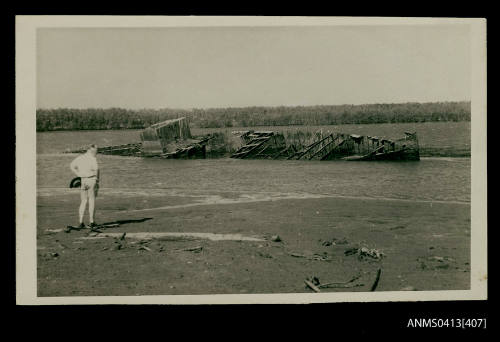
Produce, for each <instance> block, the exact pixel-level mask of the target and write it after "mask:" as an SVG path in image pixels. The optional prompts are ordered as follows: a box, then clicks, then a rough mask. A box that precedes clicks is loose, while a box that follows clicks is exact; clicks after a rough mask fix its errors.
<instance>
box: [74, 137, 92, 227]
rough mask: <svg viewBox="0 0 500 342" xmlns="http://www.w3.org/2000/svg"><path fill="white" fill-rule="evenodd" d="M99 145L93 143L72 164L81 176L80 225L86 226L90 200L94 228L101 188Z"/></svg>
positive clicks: (76, 172)
mask: <svg viewBox="0 0 500 342" xmlns="http://www.w3.org/2000/svg"><path fill="white" fill-rule="evenodd" d="M96 154H97V146H96V145H94V144H92V145H90V147H89V148H88V149H87V152H86V153H84V154H82V155H80V156H78V157H77V158H75V159H74V160H73V161H72V162H71V165H70V168H71V171H73V172H74V173H75V174H76V175H77V176H78V177H80V178H81V190H80V198H81V202H80V210H79V215H80V225H79V226H78V227H79V228H84V227H85V224H84V223H83V215H84V213H85V208H86V206H87V201H88V202H89V216H90V229H94V228H95V227H96V226H97V224H96V223H95V222H94V214H95V198H96V197H97V192H98V190H99V166H98V164H97V159H96Z"/></svg>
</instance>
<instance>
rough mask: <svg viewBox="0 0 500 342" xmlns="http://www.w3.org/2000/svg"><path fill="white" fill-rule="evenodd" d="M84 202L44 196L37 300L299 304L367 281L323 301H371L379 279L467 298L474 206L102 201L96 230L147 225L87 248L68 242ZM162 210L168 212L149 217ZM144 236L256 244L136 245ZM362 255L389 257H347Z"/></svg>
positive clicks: (389, 286)
mask: <svg viewBox="0 0 500 342" xmlns="http://www.w3.org/2000/svg"><path fill="white" fill-rule="evenodd" d="M78 200H79V199H78V194H76V193H75V194H74V195H71V196H68V195H65V196H39V197H38V200H37V211H38V213H37V215H38V224H37V226H38V227H37V244H38V269H37V272H38V273H37V278H38V296H87V295H89V296H90V295H92V296H94V295H98V296H100V295H159V294H162V295H168V294H231V293H235V294H238V293H300V292H311V291H312V290H311V289H309V288H307V287H306V285H305V283H304V280H305V279H306V278H308V277H316V278H317V279H319V281H320V283H321V284H324V283H332V282H336V283H341V282H347V281H349V280H351V279H352V278H354V277H359V278H357V280H355V281H353V282H350V283H347V286H349V287H347V286H346V287H335V288H322V289H321V291H323V292H331V291H369V290H370V288H371V286H372V285H373V282H374V280H375V276H376V272H377V270H378V269H381V277H380V281H379V283H378V286H377V289H376V291H398V290H455V289H457V290H458V289H461V290H465V289H469V288H470V205H469V204H467V203H432V202H412V201H399V200H375V199H354V198H351V199H349V198H302V199H291V198H289V199H282V200H269V201H267V200H263V201H255V202H248V203H230V202H229V203H221V204H217V203H215V204H210V203H205V204H204V205H193V206H190V205H189V204H190V203H192V199H189V198H183V197H175V196H162V197H160V196H158V197H145V196H141V195H140V194H137V195H134V196H132V197H131V196H128V197H121V196H102V197H100V198H99V199H98V203H97V205H98V210H99V212H98V215H97V220H98V222H111V221H116V220H137V219H142V218H150V219H149V220H147V221H144V222H135V223H125V224H122V225H120V226H118V227H115V228H108V229H106V230H104V231H103V234H101V238H96V237H94V238H91V239H89V237H92V235H94V234H91V235H90V236H89V234H88V233H89V231H88V230H84V231H72V232H71V233H65V232H64V231H62V229H63V228H65V227H66V225H68V224H75V223H76V222H75V221H76V211H77V206H78ZM182 204H188V205H185V206H183V205H182ZM157 207H167V208H165V209H157V210H147V211H141V209H146V208H157ZM146 232H149V233H166V232H171V233H213V234H240V236H243V237H254V238H255V240H254V241H246V240H243V241H242V240H238V239H232V240H231V239H229V240H210V239H207V238H204V237H200V236H194V237H193V236H190V237H189V236H188V237H186V236H184V237H182V236H180V237H179V234H177V237H167V238H166V237H159V238H153V239H143V238H141V235H134V233H146ZM106 233H115V234H112V236H110V237H102V236H103V235H105V234H106ZM116 233H119V234H116ZM123 233H127V234H128V237H127V235H126V234H125V237H124V238H123V239H120V238H119V237H118V236H120V237H121V236H122V235H123ZM276 235H278V236H279V237H280V239H281V241H273V239H272V237H273V236H276ZM216 236H219V235H216ZM97 237H99V236H97ZM142 237H144V235H142ZM362 247H366V248H367V249H368V250H377V251H379V252H381V253H382V254H383V256H382V257H381V258H372V257H370V256H365V257H360V256H359V255H356V254H350V255H349V250H351V251H352V250H354V249H355V248H358V249H359V248H362ZM346 252H347V253H346Z"/></svg>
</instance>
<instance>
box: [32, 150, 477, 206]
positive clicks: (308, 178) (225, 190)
mask: <svg viewBox="0 0 500 342" xmlns="http://www.w3.org/2000/svg"><path fill="white" fill-rule="evenodd" d="M75 157H76V155H74V154H39V155H37V187H38V194H39V196H50V195H58V194H61V195H62V194H67V193H69V192H71V191H72V190H70V189H68V185H69V181H70V180H71V178H73V177H74V176H73V174H72V173H71V171H70V169H69V164H70V162H71V160H72V159H73V158H75ZM98 161H99V164H100V168H101V170H102V171H101V193H102V194H109V195H117V196H127V195H129V196H137V195H139V196H165V195H173V196H193V197H196V196H200V197H202V198H203V199H204V200H205V203H206V201H209V202H210V201H215V202H216V201H217V200H220V199H221V197H220V196H222V197H223V198H229V199H231V198H236V199H238V200H243V201H245V200H247V201H253V200H256V199H257V200H259V198H260V199H262V200H266V199H269V200H273V199H279V198H283V197H285V198H294V197H297V198H307V197H318V196H319V197H321V196H328V197H330V196H332V197H336V196H339V197H359V198H385V199H401V200H412V201H446V202H461V203H469V202H470V159H469V158H423V159H422V160H421V161H419V162H347V161H327V162H320V161H301V160H298V161H282V160H239V159H230V158H222V159H198V160H170V159H169V160H165V159H143V158H135V157H119V156H106V155H98ZM207 194H217V196H219V197H217V196H216V197H215V198H214V197H207ZM221 194H222V195H221ZM259 196H260V197H259Z"/></svg>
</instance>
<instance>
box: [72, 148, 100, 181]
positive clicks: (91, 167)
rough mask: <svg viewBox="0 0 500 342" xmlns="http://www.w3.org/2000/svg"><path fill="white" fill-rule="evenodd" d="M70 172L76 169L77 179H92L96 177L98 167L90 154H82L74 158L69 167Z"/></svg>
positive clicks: (94, 158)
mask: <svg viewBox="0 0 500 342" xmlns="http://www.w3.org/2000/svg"><path fill="white" fill-rule="evenodd" d="M70 168H71V170H74V169H75V168H76V172H77V176H78V177H92V176H97V171H98V170H99V166H98V165H97V159H96V157H94V156H92V155H91V154H90V153H85V154H82V155H81V156H79V157H77V158H75V159H74V160H73V161H72V162H71V165H70Z"/></svg>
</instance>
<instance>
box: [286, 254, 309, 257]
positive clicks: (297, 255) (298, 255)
mask: <svg viewBox="0 0 500 342" xmlns="http://www.w3.org/2000/svg"><path fill="white" fill-rule="evenodd" d="M288 255H291V256H293V257H295V258H307V256H305V255H302V254H299V253H288Z"/></svg>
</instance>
